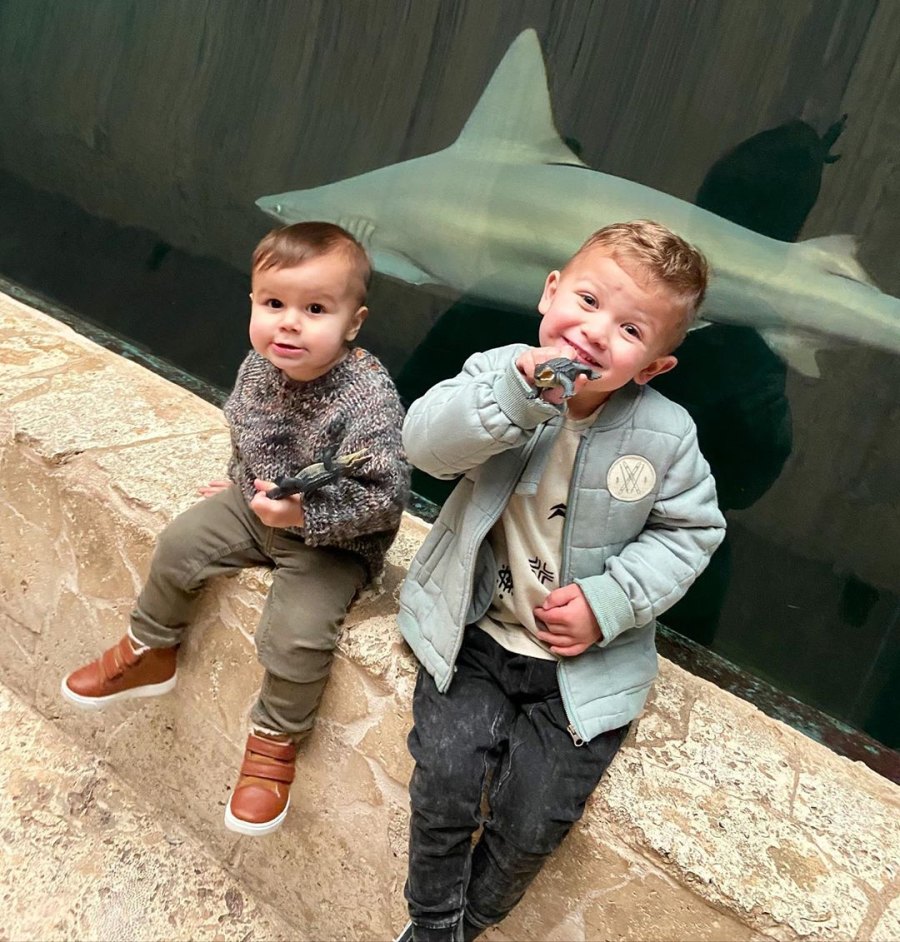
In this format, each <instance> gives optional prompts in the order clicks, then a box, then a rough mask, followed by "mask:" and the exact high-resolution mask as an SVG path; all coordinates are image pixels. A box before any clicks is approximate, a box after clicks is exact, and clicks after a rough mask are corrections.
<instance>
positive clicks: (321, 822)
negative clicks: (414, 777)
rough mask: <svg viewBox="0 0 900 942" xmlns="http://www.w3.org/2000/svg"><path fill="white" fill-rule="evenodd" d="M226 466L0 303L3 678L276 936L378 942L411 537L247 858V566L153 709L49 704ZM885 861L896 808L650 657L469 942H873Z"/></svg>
mask: <svg viewBox="0 0 900 942" xmlns="http://www.w3.org/2000/svg"><path fill="white" fill-rule="evenodd" d="M227 455H228V439H227V432H226V429H225V425H224V422H223V420H222V416H221V414H220V413H219V412H218V411H217V410H216V409H213V408H212V407H210V406H209V405H208V404H206V403H203V402H201V401H199V400H197V399H196V398H195V397H193V396H192V395H190V394H189V393H187V392H186V391H184V390H181V389H178V388H176V387H173V386H172V385H171V384H169V383H166V382H165V381H164V380H162V379H160V378H158V377H156V376H154V375H152V374H150V373H148V372H147V371H145V370H142V369H141V368H140V367H137V366H135V365H134V364H132V363H129V362H127V361H124V360H121V359H120V358H118V357H116V356H114V355H113V354H111V353H108V352H107V351H104V350H102V349H100V348H98V347H97V346H96V345H94V344H92V343H90V342H89V341H86V340H84V339H82V338H80V337H78V336H77V335H76V334H74V333H73V332H71V331H70V330H68V328H65V327H64V326H62V325H60V324H59V323H57V322H55V321H53V320H52V319H51V318H48V317H46V316H44V315H40V314H38V313H36V312H32V311H30V310H29V309H28V308H26V307H24V306H23V305H21V304H18V303H17V302H14V301H12V300H10V299H6V298H4V297H3V296H0V482H2V487H3V493H4V497H5V500H4V501H3V502H2V503H0V629H2V630H0V680H2V681H3V682H4V683H6V684H7V685H8V686H9V687H11V688H13V689H14V690H15V691H16V692H18V693H19V694H20V695H21V696H22V697H23V698H24V699H25V700H26V701H27V702H28V703H29V704H31V705H33V706H35V707H36V708H37V709H38V710H39V711H40V713H41V714H42V715H43V716H44V717H45V718H46V719H48V720H50V721H52V722H53V723H54V724H56V725H57V726H58V727H59V729H60V730H61V731H62V732H63V733H64V734H66V735H68V736H70V737H71V738H72V740H73V741H75V742H77V743H78V744H79V749H80V750H81V752H80V753H73V757H72V758H73V762H75V763H76V764H77V762H78V761H80V762H81V764H82V765H83V766H84V768H85V770H89V769H97V768H101V766H100V765H97V763H98V762H102V763H105V765H103V766H102V768H107V767H108V768H109V769H111V770H113V771H114V772H116V773H117V774H119V775H121V777H122V778H123V779H124V780H125V781H126V782H127V783H128V784H129V785H130V786H132V787H133V788H134V789H135V790H136V791H137V792H138V794H139V795H140V796H141V797H142V798H145V799H146V800H147V801H148V802H151V803H152V804H153V805H154V807H155V808H156V809H158V812H157V813H158V819H159V821H160V822H163V825H162V828H161V829H162V831H163V833H164V834H165V833H168V832H169V828H170V827H174V826H176V825H179V824H180V825H181V826H183V827H185V828H186V829H188V830H189V832H190V833H191V834H192V835H193V836H194V837H196V838H198V839H199V840H201V841H202V842H203V845H204V847H205V848H206V849H207V850H208V852H209V853H211V854H212V856H213V857H214V858H215V859H216V860H218V861H220V862H222V863H223V864H224V865H225V866H227V868H228V870H229V873H230V874H232V875H233V876H234V878H235V879H238V880H240V881H241V882H242V885H243V886H245V887H247V888H248V892H250V893H255V894H258V895H259V896H260V897H261V898H264V899H265V900H267V901H268V902H269V903H270V904H271V905H272V906H273V907H275V909H276V910H277V911H278V912H279V913H280V914H281V915H282V916H283V917H284V918H285V919H286V920H288V921H289V922H290V924H291V926H292V927H293V928H294V930H295V932H296V936H295V937H296V938H300V939H348V940H349V939H372V940H375V939H388V938H392V937H393V934H394V932H395V931H396V929H397V927H398V926H401V925H402V924H403V922H404V906H403V900H402V887H403V880H404V877H405V868H406V836H407V805H408V802H407V795H406V785H407V782H408V779H409V775H410V772H411V764H410V759H409V756H408V754H407V751H406V747H405V736H406V733H407V731H408V729H409V726H410V721H411V718H410V709H409V706H410V697H411V694H412V689H413V685H414V683H415V677H416V665H415V661H414V659H413V658H412V656H411V654H410V652H409V650H408V648H407V647H406V646H405V644H404V643H403V641H402V639H401V638H400V636H399V634H398V632H397V628H396V622H395V616H396V610H397V598H398V592H399V587H400V583H401V581H402V578H403V575H404V572H405V570H406V567H407V565H408V563H409V560H410V558H411V557H412V554H413V553H414V552H415V550H416V547H417V546H418V545H419V543H420V542H421V539H422V537H423V535H424V533H425V532H426V530H427V527H426V526H425V525H423V524H422V523H421V522H420V521H416V520H415V519H413V518H408V519H407V520H406V521H405V523H404V526H403V529H402V531H401V534H400V537H399V539H398V540H397V542H396V543H395V545H394V547H393V549H392V551H391V553H390V556H389V559H388V566H387V571H386V574H385V579H384V584H383V586H382V587H381V588H380V590H377V591H370V592H367V593H366V594H365V595H364V597H363V598H361V599H360V600H359V601H358V603H357V604H356V605H355V606H354V608H353V610H352V611H351V612H350V615H349V616H348V618H347V621H346V624H345V629H344V632H343V635H342V638H341V640H340V645H339V653H338V656H337V658H336V662H335V668H334V671H333V674H332V680H331V683H330V684H329V687H328V689H327V691H326V696H325V700H324V702H323V705H322V710H321V714H320V722H319V724H318V726H317V729H316V731H315V732H314V734H313V736H312V737H311V738H310V740H309V741H308V742H307V743H306V744H305V746H304V747H303V749H302V751H301V756H300V759H299V761H298V778H297V782H296V784H295V785H294V788H293V791H292V811H291V814H290V816H289V818H288V820H287V822H286V824H285V826H284V827H283V828H282V829H281V830H280V831H278V832H276V833H275V834H274V835H272V836H271V837H269V838H267V839H265V840H257V841H254V840H252V839H249V838H242V837H237V836H235V835H233V834H231V833H230V832H227V831H225V830H224V829H223V827H222V814H223V809H224V806H225V804H226V803H227V800H228V794H229V790H230V788H231V787H232V785H233V782H234V778H235V775H236V770H237V767H238V765H239V763H240V757H241V753H242V749H243V743H244V738H245V735H246V720H247V715H248V713H249V710H250V708H251V706H252V703H253V701H254V698H255V694H256V690H257V687H258V684H259V679H260V676H261V669H260V667H259V664H258V663H257V661H256V658H255V651H254V641H253V637H254V630H255V625H256V622H257V619H258V617H259V613H260V611H261V608H262V604H263V601H264V595H265V591H266V588H267V586H268V581H269V580H268V573H267V572H266V571H265V570H249V571H247V572H245V573H242V574H241V575H240V576H238V577H237V578H234V579H227V580H223V581H221V582H219V583H217V584H215V585H214V586H211V587H210V590H209V591H207V592H206V593H205V594H204V595H203V597H202V599H201V601H200V604H199V607H198V610H197V614H196V618H195V620H194V624H193V626H192V630H191V632H190V634H189V635H188V638H187V640H186V643H185V644H184V646H183V648H182V651H181V654H180V658H179V683H178V687H177V688H176V690H175V691H174V692H173V693H172V694H171V695H169V696H167V697H164V698H160V699H159V700H154V701H146V702H141V703H131V704H127V703H126V704H122V705H119V706H118V707H115V708H113V709H111V710H109V711H108V712H106V713H104V714H99V715H98V714H83V713H80V712H79V711H75V710H72V709H70V708H68V707H67V706H66V705H65V704H64V703H63V702H62V701H61V699H60V697H59V692H58V691H59V681H60V677H61V676H62V675H63V674H65V673H66V672H67V671H68V670H70V669H72V667H74V666H76V665H78V664H80V663H82V662H84V661H85V660H88V659H90V658H93V657H94V656H96V654H97V653H98V652H99V651H100V650H102V649H103V648H104V647H106V646H108V645H109V644H110V643H112V642H113V641H115V640H116V639H117V638H118V637H119V636H120V635H121V633H122V631H123V629H124V627H125V624H126V622H127V615H128V612H129V610H130V607H131V605H132V603H133V600H134V596H135V594H136V593H137V591H138V590H139V588H140V585H141V580H142V579H143V577H144V575H145V573H146V571H147V568H148V566H149V562H150V557H151V554H152V551H153V545H154V541H155V537H156V535H157V534H158V532H159V530H160V529H161V527H162V526H164V525H165V523H166V522H167V521H168V520H170V519H171V518H172V517H173V516H174V515H175V514H176V513H177V512H179V511H180V510H182V509H183V508H184V507H186V506H188V505H189V504H190V503H191V502H192V501H193V500H194V499H195V497H194V495H195V493H196V487H197V486H198V484H200V483H202V482H203V481H205V480H208V479H209V478H212V477H218V476H220V475H221V474H222V472H223V471H224V468H225V462H226V460H227ZM76 790H77V789H76ZM82 790H83V789H82ZM898 860H900V789H898V788H897V787H896V786H894V785H892V784H891V783H889V782H887V781H886V780H884V779H881V778H879V777H878V776H876V775H875V774H874V773H872V772H871V771H870V770H868V769H867V768H865V767H864V766H862V765H860V764H857V763H852V762H849V761H848V760H845V759H842V758H840V757H838V756H836V755H834V754H832V753H830V752H829V751H828V750H827V749H825V748H823V747H822V746H820V745H818V744H817V743H814V742H812V741H811V740H808V739H806V738H805V737H803V736H802V735H801V734H799V733H797V732H795V731H793V730H790V729H788V728H787V727H785V726H783V725H781V724H780V723H778V722H776V721H774V720H771V719H769V718H767V717H766V716H764V715H763V714H761V713H760V712H759V711H758V710H756V709H755V708H754V707H752V706H750V705H748V704H746V703H744V702H743V701H740V700H738V699H736V698H734V697H732V696H731V695H729V694H727V693H724V692H723V691H721V690H719V689H718V688H716V687H713V686H712V685H710V684H709V683H707V682H705V681H702V680H699V679H697V678H695V677H693V676H691V675H689V674H687V673H685V672H684V671H682V670H680V669H679V668H677V667H675V666H673V665H671V664H668V663H665V662H664V663H663V664H662V670H661V675H660V679H659V681H658V683H657V685H656V687H655V689H654V693H653V695H652V698H651V700H650V702H649V704H648V707H647V709H646V711H645V713H644V714H643V716H642V717H641V718H640V720H639V721H638V722H636V723H635V724H634V725H633V727H632V730H631V731H630V733H629V736H628V739H627V740H626V743H625V746H624V747H623V749H622V752H621V754H620V756H619V758H618V759H617V760H616V762H615V763H614V764H613V766H612V768H611V769H610V772H609V774H608V776H607V778H606V780H605V781H604V783H602V784H601V787H600V788H599V789H598V791H597V792H596V794H595V795H594V796H593V797H592V799H591V800H590V801H589V803H588V806H587V809H586V812H585V816H584V819H583V821H582V822H581V823H580V824H579V825H578V826H576V828H575V829H574V830H573V832H572V834H570V836H569V838H568V839H567V840H566V842H565V843H564V845H563V848H562V849H561V851H560V853H558V854H557V855H556V856H555V857H554V858H553V859H552V860H551V861H550V862H549V864H548V865H547V866H546V868H545V869H544V872H543V873H542V874H541V875H540V876H539V878H538V880H537V881H536V883H535V885H534V886H533V888H532V889H531V891H530V892H529V893H528V895H527V896H526V898H525V900H524V901H523V903H522V904H521V905H520V906H519V908H518V909H517V910H516V911H515V912H514V913H513V914H512V915H511V916H510V917H509V919H507V920H506V921H505V922H504V923H503V924H502V925H501V926H499V927H497V928H496V929H494V930H492V931H491V932H489V933H487V934H486V937H485V938H486V939H488V940H489V942H502V940H512V939H517V940H523V942H537V940H545V939H546V940H551V939H552V940H573V942H574V940H582V939H584V940H588V939H590V940H593V939H627V940H670V939H671V940H675V939H677V940H686V939H696V940H710V942H713V940H728V942H731V940H735V942H737V940H744V939H785V940H793V939H821V940H835V942H837V940H843V939H861V940H863V939H870V938H871V939H879V940H887V939H890V938H895V937H897V935H898V923H900V903H898V895H900V873H898V870H897V866H898V863H897V862H898ZM36 866H38V865H37V864H36ZM298 887H301V888H302V892H298V891H297V888H298ZM37 918H38V917H37V915H35V919H37ZM0 921H2V920H0ZM52 925H53V924H52V923H47V929H48V932H49V931H50V930H51V929H52ZM7 929H8V927H7ZM198 937H200V936H198Z"/></svg>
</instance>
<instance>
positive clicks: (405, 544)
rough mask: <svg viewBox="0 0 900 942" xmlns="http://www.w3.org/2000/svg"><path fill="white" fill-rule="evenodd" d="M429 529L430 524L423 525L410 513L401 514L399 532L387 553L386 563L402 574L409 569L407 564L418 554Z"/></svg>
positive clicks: (423, 523) (421, 521)
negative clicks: (396, 568)
mask: <svg viewBox="0 0 900 942" xmlns="http://www.w3.org/2000/svg"><path fill="white" fill-rule="evenodd" d="M430 529H431V524H430V523H425V521H424V520H420V519H419V518H418V517H414V516H413V515H412V514H410V513H405V514H403V521H402V522H401V524H400V532H399V533H398V534H397V539H396V540H394V543H393V545H392V546H391V548H390V550H389V551H388V556H387V559H388V562H389V563H392V564H393V565H395V566H397V567H398V568H399V569H401V570H402V571H404V572H405V571H406V570H407V569H409V564H410V563H411V562H412V559H413V556H415V555H416V553H417V552H418V550H419V547H420V546H421V545H422V541H423V540H424V539H425V537H426V536H428V531H429V530H430Z"/></svg>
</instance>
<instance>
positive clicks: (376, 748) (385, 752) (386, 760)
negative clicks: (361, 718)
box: [358, 697, 414, 788]
mask: <svg viewBox="0 0 900 942" xmlns="http://www.w3.org/2000/svg"><path fill="white" fill-rule="evenodd" d="M411 706H412V705H411V703H398V702H397V701H396V700H395V699H394V698H393V697H386V698H385V703H384V708H383V711H382V712H381V715H380V717H379V720H378V722H377V723H376V724H375V725H374V726H372V728H371V729H370V730H369V731H368V732H367V733H366V735H365V736H364V737H363V740H362V742H361V743H360V744H359V747H358V748H359V750H360V751H361V752H362V753H363V754H364V755H366V756H368V757H369V758H370V759H372V761H373V762H377V763H378V764H379V765H380V766H381V767H382V768H383V769H384V771H385V773H386V774H387V775H389V776H390V777H391V778H392V779H393V780H394V781H395V782H397V783H398V784H399V785H401V786H403V787H404V788H405V787H406V786H407V785H408V784H409V779H410V776H411V775H412V770H413V765H414V763H413V760H412V756H410V754H409V750H408V749H407V748H406V737H407V735H408V734H409V730H410V728H411V726H412V713H411V712H410V711H411Z"/></svg>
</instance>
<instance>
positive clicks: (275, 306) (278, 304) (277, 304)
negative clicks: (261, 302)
mask: <svg viewBox="0 0 900 942" xmlns="http://www.w3.org/2000/svg"><path fill="white" fill-rule="evenodd" d="M265 304H266V307H270V308H271V309H272V310H273V311H280V310H281V309H282V308H283V307H284V303H283V302H282V301H279V300H278V298H269V300H268V301H266V302H265Z"/></svg>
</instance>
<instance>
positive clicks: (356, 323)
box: [344, 305, 369, 343]
mask: <svg viewBox="0 0 900 942" xmlns="http://www.w3.org/2000/svg"><path fill="white" fill-rule="evenodd" d="M368 316H369V309H368V308H367V307H366V306H365V305H363V306H362V307H361V308H359V309H358V310H357V311H356V313H355V314H354V315H353V317H352V318H351V320H350V326H349V327H348V328H347V333H346V334H344V340H346V341H347V343H349V342H350V341H351V340H356V335H357V334H358V333H359V330H360V328H361V327H362V325H363V322H364V321H365V319H366V318H367V317H368Z"/></svg>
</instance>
